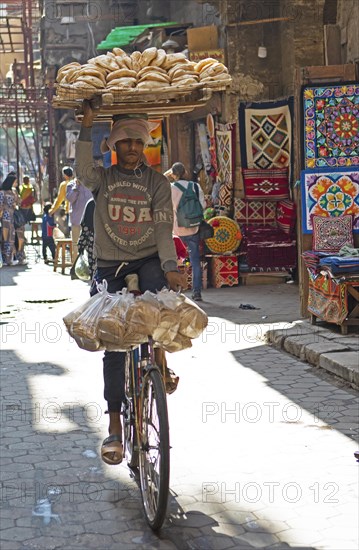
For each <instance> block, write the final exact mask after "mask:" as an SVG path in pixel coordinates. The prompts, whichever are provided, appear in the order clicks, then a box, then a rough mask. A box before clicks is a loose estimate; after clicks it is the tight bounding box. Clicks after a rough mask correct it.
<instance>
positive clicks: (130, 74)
mask: <svg viewBox="0 0 359 550" xmlns="http://www.w3.org/2000/svg"><path fill="white" fill-rule="evenodd" d="M136 76H137V73H136V71H131V70H130V69H118V70H117V71H112V73H109V74H108V75H107V82H111V80H115V79H116V78H122V77H126V78H136Z"/></svg>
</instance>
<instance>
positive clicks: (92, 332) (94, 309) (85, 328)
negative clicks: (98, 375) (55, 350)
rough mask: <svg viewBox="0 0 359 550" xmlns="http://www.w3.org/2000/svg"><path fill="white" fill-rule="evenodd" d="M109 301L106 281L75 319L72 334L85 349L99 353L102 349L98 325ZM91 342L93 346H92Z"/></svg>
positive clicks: (72, 324) (99, 286)
mask: <svg viewBox="0 0 359 550" xmlns="http://www.w3.org/2000/svg"><path fill="white" fill-rule="evenodd" d="M109 299H110V297H109V293H108V292H107V283H106V282H105V281H104V283H103V284H100V285H98V293H97V294H95V295H94V296H93V297H92V298H90V300H88V301H87V302H86V304H84V305H85V307H84V309H83V311H82V313H81V314H80V315H78V316H76V317H75V318H74V319H73V321H72V323H71V330H70V334H71V336H73V338H74V339H75V340H76V342H77V344H78V345H79V346H80V347H82V348H83V349H87V350H88V351H97V350H98V349H100V348H101V342H100V339H99V338H98V336H97V323H98V319H99V317H100V315H101V313H102V312H103V310H104V309H105V308H106V306H107V304H108V301H109ZM89 342H92V344H91V345H90V344H89ZM90 348H91V349H90Z"/></svg>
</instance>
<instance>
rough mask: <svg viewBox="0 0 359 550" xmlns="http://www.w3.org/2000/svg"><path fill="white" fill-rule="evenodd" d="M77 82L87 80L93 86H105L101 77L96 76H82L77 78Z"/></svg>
mask: <svg viewBox="0 0 359 550" xmlns="http://www.w3.org/2000/svg"><path fill="white" fill-rule="evenodd" d="M76 81H77V82H86V83H87V84H90V85H91V86H94V87H95V88H104V84H103V82H102V80H101V79H100V78H97V77H96V76H85V75H84V76H81V77H80V78H77V80H76Z"/></svg>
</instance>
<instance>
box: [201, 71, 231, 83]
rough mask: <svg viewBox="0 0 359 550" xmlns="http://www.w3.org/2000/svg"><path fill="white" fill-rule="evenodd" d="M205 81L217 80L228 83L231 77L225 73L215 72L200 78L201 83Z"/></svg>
mask: <svg viewBox="0 0 359 550" xmlns="http://www.w3.org/2000/svg"><path fill="white" fill-rule="evenodd" d="M206 82H218V83H223V84H226V83H228V84H230V83H231V82H232V78H231V77H230V76H229V74H227V73H221V74H216V75H215V76H207V77H206V78H201V83H203V84H206Z"/></svg>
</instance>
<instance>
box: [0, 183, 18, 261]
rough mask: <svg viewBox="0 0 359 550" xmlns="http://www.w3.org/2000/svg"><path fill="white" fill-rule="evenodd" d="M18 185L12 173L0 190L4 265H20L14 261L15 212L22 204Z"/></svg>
mask: <svg viewBox="0 0 359 550" xmlns="http://www.w3.org/2000/svg"><path fill="white" fill-rule="evenodd" d="M17 185H18V183H17V176H16V174H15V172H10V173H9V174H8V175H7V177H6V178H5V179H4V181H3V183H2V186H1V189H0V220H1V233H2V243H1V251H2V257H3V265H17V264H18V263H19V262H18V260H15V259H14V255H15V226H14V211H15V209H16V208H17V207H18V206H19V204H20V197H19V194H18V192H17V191H16V186H17Z"/></svg>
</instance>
